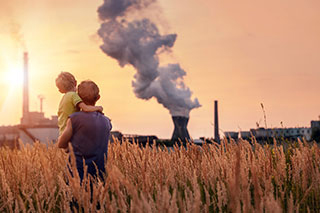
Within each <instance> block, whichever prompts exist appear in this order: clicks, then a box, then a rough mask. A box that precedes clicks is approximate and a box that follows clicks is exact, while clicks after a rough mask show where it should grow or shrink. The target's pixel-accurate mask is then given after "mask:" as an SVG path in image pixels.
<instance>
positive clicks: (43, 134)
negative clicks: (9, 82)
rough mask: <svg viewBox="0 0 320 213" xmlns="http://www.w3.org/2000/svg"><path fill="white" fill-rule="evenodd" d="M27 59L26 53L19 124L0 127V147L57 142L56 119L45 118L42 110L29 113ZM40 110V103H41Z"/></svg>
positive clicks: (25, 53)
mask: <svg viewBox="0 0 320 213" xmlns="http://www.w3.org/2000/svg"><path fill="white" fill-rule="evenodd" d="M28 74H29V58H28V52H24V54H23V91H22V92H23V104H22V117H21V121H20V124H18V125H15V126H0V146H1V145H7V146H9V147H16V146H18V144H19V143H18V141H19V140H21V142H23V143H24V144H27V143H29V144H32V143H33V142H35V141H41V142H42V143H50V142H54V141H56V140H57V138H58V136H59V131H58V125H57V124H58V117H57V116H51V118H50V119H49V118H46V117H45V116H44V113H43V112H42V109H41V111H40V112H36V111H35V112H30V111H29V75H28ZM41 108H42V103H41Z"/></svg>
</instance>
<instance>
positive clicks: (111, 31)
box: [98, 0, 201, 117]
mask: <svg viewBox="0 0 320 213" xmlns="http://www.w3.org/2000/svg"><path fill="white" fill-rule="evenodd" d="M155 1H156V0H104V3H103V5H102V6H100V7H99V8H98V14H99V18H100V19H101V21H102V24H101V27H100V29H99V30H98V35H99V36H100V37H101V38H102V40H103V44H102V45H101V46H100V48H101V49H102V51H103V52H104V53H106V54H107V55H108V56H110V57H112V58H114V59H116V60H117V61H118V63H119V65H120V66H122V67H123V66H125V65H132V66H133V67H134V68H135V69H136V71H137V72H136V74H135V75H134V78H135V79H134V81H133V82H132V86H133V89H134V93H135V95H136V96H137V97H138V98H141V99H145V100H148V99H150V98H152V97H155V98H156V99H157V101H158V102H159V103H161V104H162V105H163V106H164V107H165V108H167V109H168V110H169V111H170V113H171V115H173V116H184V117H189V113H190V110H192V109H194V108H197V107H200V106H201V105H200V104H199V101H198V99H197V98H195V99H194V100H192V99H191V95H192V92H191V91H190V89H189V88H188V87H187V86H186V85H185V84H184V82H183V77H184V76H185V75H186V72H185V71H184V70H183V69H182V68H181V67H180V65H179V64H168V65H166V66H160V65H159V57H158V54H159V52H164V51H170V49H171V48H172V47H173V45H174V43H175V41H176V38H177V35H176V34H168V35H161V34H160V32H159V30H158V28H157V26H156V25H155V24H154V23H153V22H152V21H151V20H149V19H148V18H142V19H139V20H138V19H135V20H129V18H127V17H128V15H129V14H130V13H133V12H139V11H142V10H145V9H147V7H148V6H149V5H150V4H152V3H154V2H155Z"/></svg>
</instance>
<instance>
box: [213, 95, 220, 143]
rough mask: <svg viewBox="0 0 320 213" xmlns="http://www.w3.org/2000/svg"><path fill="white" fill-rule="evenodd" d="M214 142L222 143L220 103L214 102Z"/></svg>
mask: <svg viewBox="0 0 320 213" xmlns="http://www.w3.org/2000/svg"><path fill="white" fill-rule="evenodd" d="M214 140H215V141H216V142H220V136H219V118H218V101H217V100H215V101H214Z"/></svg>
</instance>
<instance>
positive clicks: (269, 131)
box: [224, 121, 320, 142]
mask: <svg viewBox="0 0 320 213" xmlns="http://www.w3.org/2000/svg"><path fill="white" fill-rule="evenodd" d="M319 130H320V121H311V127H294V128H257V129H250V130H249V131H240V132H225V133H224V134H225V137H226V138H232V139H234V140H237V139H239V138H242V139H244V140H249V139H250V138H252V137H255V139H256V140H257V141H261V142H262V141H267V140H270V139H272V138H275V139H280V140H283V139H284V140H293V141H296V140H298V139H301V140H302V139H305V140H307V141H312V140H315V139H317V138H315V133H316V132H317V131H319Z"/></svg>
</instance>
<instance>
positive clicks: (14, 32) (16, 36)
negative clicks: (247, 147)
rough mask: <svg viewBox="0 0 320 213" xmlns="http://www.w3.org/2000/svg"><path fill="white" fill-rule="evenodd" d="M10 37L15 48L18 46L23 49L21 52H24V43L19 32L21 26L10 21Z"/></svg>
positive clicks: (22, 36) (20, 31)
mask: <svg viewBox="0 0 320 213" xmlns="http://www.w3.org/2000/svg"><path fill="white" fill-rule="evenodd" d="M10 35H11V38H12V40H13V41H14V42H15V43H16V44H17V46H20V47H22V48H23V50H26V42H25V39H24V35H23V33H22V30H21V26H20V24H19V23H17V22H16V21H14V20H12V21H11V23H10Z"/></svg>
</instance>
